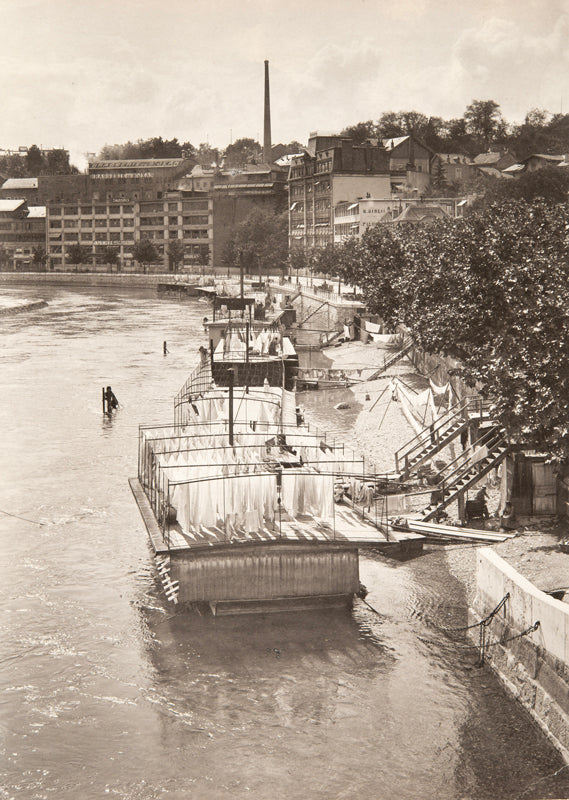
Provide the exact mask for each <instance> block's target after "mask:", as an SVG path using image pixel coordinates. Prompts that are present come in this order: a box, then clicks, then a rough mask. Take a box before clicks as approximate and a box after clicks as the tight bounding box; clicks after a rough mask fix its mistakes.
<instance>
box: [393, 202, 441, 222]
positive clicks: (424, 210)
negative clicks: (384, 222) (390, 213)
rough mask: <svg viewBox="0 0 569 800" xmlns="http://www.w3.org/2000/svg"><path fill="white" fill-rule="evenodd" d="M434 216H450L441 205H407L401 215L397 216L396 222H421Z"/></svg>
mask: <svg viewBox="0 0 569 800" xmlns="http://www.w3.org/2000/svg"><path fill="white" fill-rule="evenodd" d="M433 217H437V218H438V219H441V218H444V217H448V214H447V213H446V211H445V210H444V209H442V208H441V207H440V206H423V205H421V206H407V208H405V209H403V211H402V212H401V214H399V216H397V217H395V220H394V222H420V221H421V220H423V219H425V218H427V219H432V218H433Z"/></svg>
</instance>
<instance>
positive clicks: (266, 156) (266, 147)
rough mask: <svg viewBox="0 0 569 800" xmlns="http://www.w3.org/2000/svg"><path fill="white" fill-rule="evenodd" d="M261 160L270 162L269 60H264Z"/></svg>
mask: <svg viewBox="0 0 569 800" xmlns="http://www.w3.org/2000/svg"><path fill="white" fill-rule="evenodd" d="M263 161H264V162H265V163H266V164H270V163H271V98H270V94H269V62H268V61H265V125H264V128H263Z"/></svg>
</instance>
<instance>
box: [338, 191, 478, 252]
mask: <svg viewBox="0 0 569 800" xmlns="http://www.w3.org/2000/svg"><path fill="white" fill-rule="evenodd" d="M464 205H465V202H464V200H461V199H460V198H457V197H450V198H436V199H429V200H421V199H419V198H395V197H394V198H391V199H388V200H384V199H372V198H369V199H367V198H366V199H362V200H355V201H353V202H351V203H350V202H343V203H338V204H337V205H336V206H335V207H334V244H341V243H342V242H345V241H346V239H349V238H352V237H356V238H357V239H361V237H362V236H363V234H364V233H365V232H366V231H367V230H368V229H369V228H374V227H375V226H376V225H392V224H394V223H397V222H404V221H405V222H420V221H425V220H430V219H434V218H436V217H440V218H448V219H453V218H456V217H461V216H462V213H463V209H464Z"/></svg>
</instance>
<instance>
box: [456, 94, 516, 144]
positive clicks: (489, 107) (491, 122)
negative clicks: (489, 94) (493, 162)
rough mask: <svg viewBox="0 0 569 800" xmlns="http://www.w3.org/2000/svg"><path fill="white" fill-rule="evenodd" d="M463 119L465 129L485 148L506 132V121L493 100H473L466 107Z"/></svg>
mask: <svg viewBox="0 0 569 800" xmlns="http://www.w3.org/2000/svg"><path fill="white" fill-rule="evenodd" d="M464 119H465V121H466V129H467V131H468V132H469V133H471V134H473V135H474V136H476V137H478V139H479V140H480V141H481V143H482V145H483V146H484V149H485V150H487V149H488V148H489V146H490V144H491V143H492V142H493V141H494V140H495V139H497V138H499V137H500V136H503V135H504V134H505V132H506V122H505V120H504V118H503V116H502V112H501V111H500V106H499V104H498V103H496V102H495V101H494V100H473V101H472V103H471V104H470V105H469V106H467V107H466V111H465V112H464Z"/></svg>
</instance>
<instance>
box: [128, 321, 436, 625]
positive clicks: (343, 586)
mask: <svg viewBox="0 0 569 800" xmlns="http://www.w3.org/2000/svg"><path fill="white" fill-rule="evenodd" d="M296 363H297V362H296V360H295V353H294V349H293V348H292V345H291V344H290V342H289V341H288V340H287V339H286V337H283V336H282V335H281V334H279V333H278V332H277V331H275V330H271V329H269V328H266V327H257V328H255V327H253V326H251V324H250V323H247V324H246V325H244V324H242V323H236V322H228V325H227V329H226V330H225V331H224V335H223V336H222V337H221V338H220V339H219V341H218V344H217V346H215V347H214V346H213V343H211V346H210V352H209V353H208V352H207V351H206V350H205V349H202V360H201V363H200V364H199V366H198V367H197V369H196V370H195V371H194V373H193V374H192V375H191V376H190V378H189V379H188V380H187V381H186V383H185V384H184V386H183V387H182V389H181V390H180V392H179V393H178V395H177V396H176V398H175V401H174V422H173V423H171V424H167V425H161V426H159V427H148V426H141V427H140V430H139V453H138V476H137V478H133V479H131V480H130V485H131V488H132V491H133V494H134V496H135V498H136V501H137V503H138V506H139V508H140V511H141V514H142V517H143V520H144V522H145V525H146V528H147V531H148V534H149V537H150V541H151V544H152V548H153V550H154V554H155V556H156V561H157V564H158V571H159V574H160V577H161V580H162V583H163V585H164V590H165V592H166V595H167V597H168V598H169V599H170V600H172V601H173V602H179V603H183V604H197V605H198V607H199V606H200V605H204V606H205V607H209V608H210V609H211V611H212V612H213V613H214V614H221V613H246V612H251V611H253V612H256V611H270V610H277V611H278V610H283V609H307V608H313V607H321V606H343V607H348V606H349V605H350V604H351V601H352V598H353V596H354V595H355V594H356V593H358V591H359V590H360V583H359V570H358V548H359V547H360V546H362V545H372V546H376V545H379V546H383V547H384V548H386V549H395V548H397V547H400V546H401V541H400V540H399V538H398V537H400V538H403V539H404V540H405V541H406V542H407V543H409V542H410V541H412V542H413V543H414V544H417V543H418V542H419V540H422V537H421V536H418V535H417V534H413V533H407V534H399V535H393V536H391V537H390V536H389V535H387V534H386V533H384V532H382V530H381V529H380V526H379V525H376V524H374V523H373V521H372V520H371V519H370V517H369V514H367V515H366V514H365V513H363V510H362V511H360V510H359V509H358V508H357V507H355V506H353V505H349V504H346V503H344V502H342V500H341V492H338V491H337V489H338V487H339V486H342V485H345V484H346V482H357V483H362V482H365V481H366V480H368V479H369V477H370V476H369V475H366V470H365V462H364V460H363V459H362V458H359V457H357V456H356V455H355V454H353V453H351V452H350V451H349V450H348V449H347V448H345V447H344V446H343V445H341V444H338V443H336V442H330V441H326V437H325V436H322V435H320V434H319V433H318V432H315V431H313V430H311V429H310V427H309V426H308V425H306V424H304V423H303V422H302V421H301V420H300V419H299V417H298V415H297V413H296V412H297V409H296V405H295V396H294V392H293V391H292V390H291V388H287V387H291V386H292V385H293V384H294V374H295V370H296Z"/></svg>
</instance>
